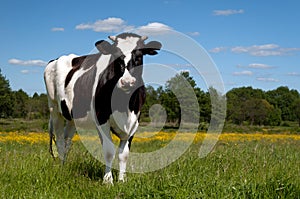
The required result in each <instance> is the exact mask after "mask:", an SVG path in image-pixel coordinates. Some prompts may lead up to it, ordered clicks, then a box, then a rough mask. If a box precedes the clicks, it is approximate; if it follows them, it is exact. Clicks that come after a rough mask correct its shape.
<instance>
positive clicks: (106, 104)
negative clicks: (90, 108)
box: [95, 56, 125, 125]
mask: <svg viewBox="0 0 300 199" xmlns="http://www.w3.org/2000/svg"><path fill="white" fill-rule="evenodd" d="M109 63H110V64H109V65H108V66H107V68H106V69H105V70H104V71H103V72H102V73H101V74H100V77H99V82H98V84H97V88H96V93H95V110H96V114H97V119H98V122H99V124H100V125H102V124H104V123H106V121H107V120H108V119H109V116H110V115H111V114H112V110H111V97H112V93H113V90H114V88H115V85H116V84H117V82H118V80H119V79H120V78H121V77H122V75H123V73H124V69H125V63H124V57H123V56H120V57H116V58H115V56H112V57H111V60H110V62H109Z"/></svg>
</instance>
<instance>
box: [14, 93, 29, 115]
mask: <svg viewBox="0 0 300 199" xmlns="http://www.w3.org/2000/svg"><path fill="white" fill-rule="evenodd" d="M13 94H14V98H15V102H14V110H13V116H14V117H17V118H26V117H27V114H28V101H29V96H28V95H27V93H25V92H24V91H23V90H22V89H20V90H18V91H14V92H13Z"/></svg>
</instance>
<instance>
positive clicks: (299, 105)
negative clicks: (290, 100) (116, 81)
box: [292, 98, 300, 127]
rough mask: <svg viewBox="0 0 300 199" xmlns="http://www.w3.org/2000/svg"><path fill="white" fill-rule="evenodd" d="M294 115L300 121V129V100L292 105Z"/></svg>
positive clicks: (299, 123) (299, 122)
mask: <svg viewBox="0 0 300 199" xmlns="http://www.w3.org/2000/svg"><path fill="white" fill-rule="evenodd" d="M292 107H293V110H294V114H295V115H296V118H297V120H298V125H299V127H300V98H298V99H297V100H295V102H294V104H293V105H292Z"/></svg>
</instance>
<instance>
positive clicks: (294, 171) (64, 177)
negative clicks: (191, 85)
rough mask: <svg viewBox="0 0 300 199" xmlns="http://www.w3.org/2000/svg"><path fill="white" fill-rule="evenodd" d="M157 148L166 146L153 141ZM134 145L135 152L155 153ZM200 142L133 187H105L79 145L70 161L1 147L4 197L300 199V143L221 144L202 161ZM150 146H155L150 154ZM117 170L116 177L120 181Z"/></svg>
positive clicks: (43, 148) (44, 149) (136, 178)
mask: <svg viewBox="0 0 300 199" xmlns="http://www.w3.org/2000/svg"><path fill="white" fill-rule="evenodd" d="M152 144H153V149H154V148H156V147H158V146H159V145H160V144H161V143H158V142H157V141H155V142H153V143H152ZM152 144H151V143H147V144H144V143H133V145H132V150H133V151H151V150H150V149H151V147H152ZM200 144H201V143H199V144H194V145H193V146H191V147H190V148H189V150H188V151H187V152H186V153H185V154H184V155H183V156H182V157H181V158H179V159H178V160H177V161H175V162H174V163H173V164H171V165H169V166H167V167H166V168H163V169H161V170H158V171H155V172H152V173H144V174H132V173H129V174H128V175H127V176H128V182H127V183H116V182H115V185H114V186H110V187H109V186H106V185H103V184H102V177H103V172H104V165H102V164H101V163H100V162H98V161H97V160H95V159H94V158H93V157H92V156H91V155H89V153H87V152H86V150H85V149H84V147H83V145H82V144H81V142H75V143H74V145H73V147H72V150H71V151H70V154H69V157H68V160H67V163H66V164H65V165H64V166H62V165H61V164H60V163H59V161H54V160H53V159H52V158H51V157H50V155H49V153H48V146H47V144H42V143H41V144H34V145H31V144H19V143H16V142H10V143H0V164H1V170H0V176H1V177H0V193H1V197H2V198H299V197H300V141H295V140H289V141H286V142H284V143H280V142H268V141H264V140H261V141H252V142H241V143H239V142H230V143H218V145H217V146H216V147H215V149H214V151H213V152H212V153H210V154H209V155H208V156H207V157H205V158H202V159H200V158H199V157H198V150H199V147H200ZM145 147H147V148H150V149H148V150H145ZM116 175H117V171H116V170H114V177H115V179H117V176H116Z"/></svg>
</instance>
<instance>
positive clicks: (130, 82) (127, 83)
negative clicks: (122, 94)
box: [121, 77, 136, 87]
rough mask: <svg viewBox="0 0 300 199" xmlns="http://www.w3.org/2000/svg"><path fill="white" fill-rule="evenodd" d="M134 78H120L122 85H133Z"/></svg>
mask: <svg viewBox="0 0 300 199" xmlns="http://www.w3.org/2000/svg"><path fill="white" fill-rule="evenodd" d="M135 82H136V79H135V78H134V77H133V78H131V79H130V80H128V79H121V85H122V87H132V86H134V85H135Z"/></svg>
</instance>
